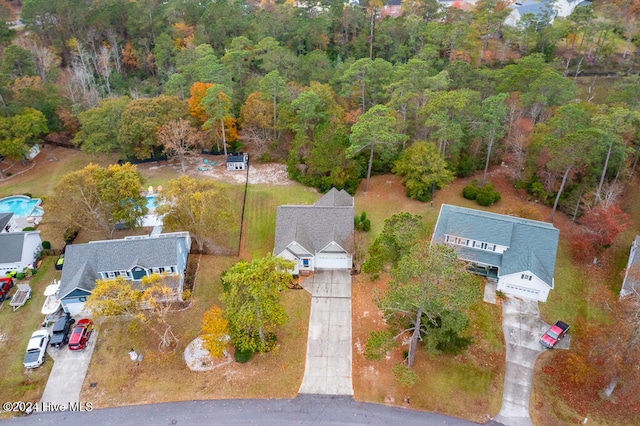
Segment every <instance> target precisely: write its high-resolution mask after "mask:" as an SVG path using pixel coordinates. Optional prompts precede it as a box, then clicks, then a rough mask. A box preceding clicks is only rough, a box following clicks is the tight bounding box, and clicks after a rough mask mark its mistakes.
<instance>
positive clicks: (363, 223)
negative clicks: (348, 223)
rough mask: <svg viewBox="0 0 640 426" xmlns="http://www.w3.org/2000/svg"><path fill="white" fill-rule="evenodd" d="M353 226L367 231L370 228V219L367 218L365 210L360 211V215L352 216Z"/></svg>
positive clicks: (357, 229) (358, 229)
mask: <svg viewBox="0 0 640 426" xmlns="http://www.w3.org/2000/svg"><path fill="white" fill-rule="evenodd" d="M353 227H354V228H355V230H356V231H364V232H369V231H370V230H371V221H370V220H369V219H368V218H367V212H364V211H363V212H362V213H361V214H360V216H356V217H354V218H353Z"/></svg>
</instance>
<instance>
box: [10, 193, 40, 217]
mask: <svg viewBox="0 0 640 426" xmlns="http://www.w3.org/2000/svg"><path fill="white" fill-rule="evenodd" d="M38 204H40V198H29V197H26V196H24V195H15V196H13V197H6V198H3V199H1V200H0V213H13V214H14V215H15V216H16V217H28V216H42V215H43V214H44V211H43V210H42V208H41V207H36V206H37V205H38Z"/></svg>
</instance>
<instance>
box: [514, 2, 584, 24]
mask: <svg viewBox="0 0 640 426" xmlns="http://www.w3.org/2000/svg"><path fill="white" fill-rule="evenodd" d="M589 4H591V2H588V1H583V0H556V1H555V3H552V2H551V0H516V1H514V2H513V3H512V4H511V5H509V8H510V9H511V13H509V16H507V18H506V19H505V21H504V23H505V24H506V25H510V26H512V27H515V26H516V25H518V22H520V19H522V17H523V16H524V15H526V14H532V15H535V16H536V18H538V19H540V18H543V17H544V18H546V19H549V24H552V23H553V21H554V19H555V18H556V17H558V16H559V17H562V18H566V17H567V16H569V15H571V14H572V13H573V11H574V10H575V8H576V7H578V6H587V5H589Z"/></svg>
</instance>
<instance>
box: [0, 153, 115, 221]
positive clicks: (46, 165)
mask: <svg viewBox="0 0 640 426" xmlns="http://www.w3.org/2000/svg"><path fill="white" fill-rule="evenodd" d="M47 157H49V158H57V160H56V161H48V160H47ZM114 158H115V157H112V156H99V157H97V156H93V155H88V154H85V153H83V152H80V151H77V150H73V149H68V148H58V147H52V146H49V145H47V146H46V147H45V148H44V149H43V150H42V151H41V153H40V154H39V155H38V156H37V157H36V162H35V166H34V167H33V169H31V170H30V171H28V172H26V173H24V174H21V175H15V176H12V177H11V178H9V179H6V180H4V181H2V182H0V198H3V197H7V196H10V195H16V194H24V193H30V194H32V195H33V196H34V197H43V196H44V197H46V196H47V195H49V194H51V192H52V191H53V187H54V186H55V185H56V184H57V183H58V181H59V180H60V179H61V178H62V177H63V176H64V175H66V174H67V173H69V172H72V171H75V170H78V169H81V168H82V167H84V166H86V165H87V164H89V163H92V162H93V163H96V164H100V165H101V166H106V165H108V164H109V163H110V161H111V160H113V159H114ZM2 167H3V169H4V168H6V167H7V165H6V162H5V163H3V164H2ZM15 167H18V166H17V165H16V166H15ZM5 173H6V172H5ZM44 206H45V207H46V201H45V204H44ZM45 212H46V210H45Z"/></svg>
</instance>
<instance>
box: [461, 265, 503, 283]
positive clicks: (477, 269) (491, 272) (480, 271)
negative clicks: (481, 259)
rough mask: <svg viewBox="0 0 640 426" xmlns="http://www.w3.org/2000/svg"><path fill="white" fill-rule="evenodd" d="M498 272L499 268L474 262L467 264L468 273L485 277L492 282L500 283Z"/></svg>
mask: <svg viewBox="0 0 640 426" xmlns="http://www.w3.org/2000/svg"><path fill="white" fill-rule="evenodd" d="M498 270H499V268H498V267H497V266H489V265H478V264H477V263H472V262H469V263H468V264H467V271H469V272H471V273H474V274H476V275H480V276H482V277H485V278H487V279H488V280H490V281H498Z"/></svg>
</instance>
